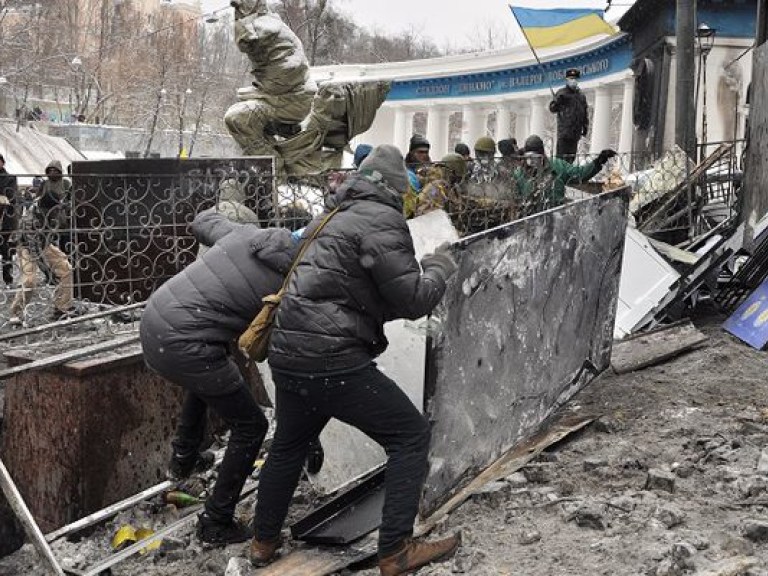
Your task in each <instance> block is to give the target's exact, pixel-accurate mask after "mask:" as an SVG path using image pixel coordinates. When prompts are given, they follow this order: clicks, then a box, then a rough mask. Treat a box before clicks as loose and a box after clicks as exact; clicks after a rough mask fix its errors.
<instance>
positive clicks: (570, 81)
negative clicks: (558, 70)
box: [565, 78, 579, 90]
mask: <svg viewBox="0 0 768 576" xmlns="http://www.w3.org/2000/svg"><path fill="white" fill-rule="evenodd" d="M565 85H566V86H568V88H570V89H571V90H576V89H577V88H578V87H579V81H578V80H576V78H566V79H565Z"/></svg>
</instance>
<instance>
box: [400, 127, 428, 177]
mask: <svg viewBox="0 0 768 576" xmlns="http://www.w3.org/2000/svg"><path fill="white" fill-rule="evenodd" d="M429 149H430V145H429V140H427V139H426V138H424V136H422V135H421V134H414V135H413V136H411V143H410V144H409V145H408V154H407V155H406V157H405V164H406V166H408V168H412V169H414V170H418V169H419V168H423V167H425V166H426V165H427V164H430V163H431V162H432V160H431V159H430V157H429Z"/></svg>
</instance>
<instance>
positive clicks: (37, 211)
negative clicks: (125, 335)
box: [8, 160, 78, 325]
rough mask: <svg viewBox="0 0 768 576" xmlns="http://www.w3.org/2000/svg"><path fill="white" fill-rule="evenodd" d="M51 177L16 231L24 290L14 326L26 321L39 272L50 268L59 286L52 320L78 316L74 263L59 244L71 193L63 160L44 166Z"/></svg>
mask: <svg viewBox="0 0 768 576" xmlns="http://www.w3.org/2000/svg"><path fill="white" fill-rule="evenodd" d="M45 174H46V176H47V177H48V179H47V180H45V181H43V183H42V186H41V187H40V192H39V194H38V196H37V197H36V198H35V199H34V200H33V202H32V204H31V205H30V206H28V207H27V208H25V210H24V214H23V215H22V216H21V218H20V220H19V228H18V230H17V232H16V237H17V250H18V258H19V268H20V269H21V290H20V291H19V292H18V293H17V294H16V297H15V298H14V300H13V303H12V304H11V316H10V318H9V320H8V322H9V323H10V324H11V325H20V324H22V323H23V313H24V308H25V306H26V304H27V303H28V302H29V300H31V298H32V297H33V296H34V293H35V290H36V288H37V272H38V270H42V271H45V269H48V270H49V271H50V273H51V274H52V275H53V278H54V281H55V283H56V288H55V289H54V292H53V303H54V310H53V313H52V315H51V320H52V321H54V322H55V321H57V320H63V319H66V318H69V317H72V316H75V315H77V313H78V311H77V309H76V308H75V307H74V305H73V298H74V296H73V285H72V266H71V264H70V263H69V261H68V260H67V256H66V255H65V254H64V252H62V251H61V249H60V248H59V246H58V242H59V232H60V230H61V209H62V207H61V204H62V200H63V195H64V194H65V193H66V192H68V190H69V189H68V188H67V187H65V185H64V182H63V181H62V175H63V171H62V169H61V162H59V161H58V160H53V161H52V162H51V163H50V164H48V166H47V168H46V169H45Z"/></svg>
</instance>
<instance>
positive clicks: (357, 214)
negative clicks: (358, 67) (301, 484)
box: [249, 145, 460, 576]
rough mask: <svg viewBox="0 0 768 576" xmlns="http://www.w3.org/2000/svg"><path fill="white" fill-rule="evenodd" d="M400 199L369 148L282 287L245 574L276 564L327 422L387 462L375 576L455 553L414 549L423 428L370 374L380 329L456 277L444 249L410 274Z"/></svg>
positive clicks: (390, 173)
mask: <svg viewBox="0 0 768 576" xmlns="http://www.w3.org/2000/svg"><path fill="white" fill-rule="evenodd" d="M407 189H408V176H407V174H406V168H405V164H404V162H403V156H402V154H401V153H400V151H399V150H398V149H397V148H396V147H394V146H390V145H384V146H378V147H376V148H375V149H374V150H373V152H371V154H370V156H368V158H367V159H366V160H365V161H364V162H363V163H362V164H361V165H360V170H359V171H357V172H355V173H353V174H351V175H350V176H349V178H347V181H346V182H345V183H344V185H343V186H342V187H341V188H340V190H339V191H338V193H337V194H336V195H335V196H334V197H333V198H331V199H330V201H329V207H328V208H329V210H330V212H327V213H326V214H324V215H323V216H321V217H318V218H316V219H315V220H314V221H313V222H312V224H311V225H310V226H309V227H308V228H307V231H306V232H305V234H304V238H305V239H307V238H310V237H311V236H312V234H313V232H314V231H315V230H317V229H318V227H319V226H321V225H322V226H324V227H323V228H321V229H319V233H318V235H317V237H316V238H314V240H312V241H311V243H310V244H309V245H308V248H307V250H306V253H305V254H304V256H303V258H302V260H301V261H300V262H299V263H298V266H297V268H296V270H295V272H294V274H293V276H292V277H291V278H290V280H289V283H288V288H287V290H286V292H285V295H284V296H283V298H282V301H281V302H280V306H279V307H278V309H277V315H276V318H275V323H274V328H273V331H272V334H271V338H270V343H269V364H270V368H271V370H272V375H273V379H274V382H275V389H276V395H277V402H276V405H277V409H276V418H277V429H276V431H275V437H274V441H273V444H272V447H271V450H270V452H269V455H268V457H267V461H266V464H265V466H264V468H263V470H262V473H261V475H260V477H259V494H258V503H257V505H256V514H255V520H254V526H255V536H254V540H253V542H252V543H251V546H250V551H249V556H250V560H251V563H252V564H253V565H254V566H264V565H266V564H268V563H270V562H271V561H273V560H274V558H275V556H276V553H277V550H278V548H279V547H280V546H281V539H280V532H281V530H282V526H283V522H284V521H285V518H286V516H287V513H288V508H289V506H290V504H291V499H292V496H293V493H294V491H295V489H296V486H297V484H298V481H299V477H300V474H301V469H302V464H303V462H304V459H305V457H306V452H307V446H308V444H309V442H310V440H311V439H312V438H315V437H317V436H318V435H319V434H320V432H321V431H322V430H323V428H324V427H325V425H326V424H327V423H328V422H329V421H330V419H331V418H336V419H338V420H341V421H343V422H345V423H347V424H350V425H352V426H354V427H356V428H358V429H359V430H361V431H362V432H363V433H365V434H366V435H368V436H369V437H370V438H372V439H373V440H375V441H376V442H377V443H379V444H380V445H382V446H383V447H384V450H385V452H386V453H387V456H388V460H387V465H386V466H387V470H386V480H385V501H384V507H383V514H382V524H381V528H380V529H379V570H380V572H381V574H382V576H397V575H400V574H406V573H411V572H413V571H414V570H416V569H417V568H419V567H420V566H424V565H426V564H429V563H430V562H433V561H437V560H440V559H444V558H447V557H449V556H451V555H452V554H453V553H454V552H455V551H456V549H457V548H458V546H459V544H460V537H459V536H458V535H454V536H451V537H448V538H445V539H443V540H438V541H435V542H424V541H420V540H414V539H413V538H412V536H413V523H414V520H415V518H416V515H417V512H418V507H419V500H420V497H421V491H422V488H423V485H424V480H425V477H426V473H427V469H428V461H427V458H428V451H429V423H428V422H427V420H426V418H425V417H424V416H423V415H422V414H421V413H420V412H419V410H418V409H417V408H416V407H415V406H414V405H413V404H412V403H411V401H410V400H409V399H408V397H407V396H406V395H405V393H404V392H403V391H402V390H401V389H400V388H399V387H398V385H397V384H396V383H395V382H393V381H392V380H390V379H389V378H388V377H387V376H386V375H385V374H384V373H382V372H381V371H380V370H379V369H378V368H377V367H376V363H375V358H376V357H377V356H378V355H379V354H381V353H382V352H384V350H385V349H386V348H387V340H386V337H385V335H384V322H386V321H388V320H395V319H398V318H410V319H415V318H420V317H422V316H425V315H426V314H428V313H429V312H430V311H432V310H433V309H434V307H435V306H437V304H438V303H439V302H440V300H441V299H442V297H443V294H444V293H445V289H446V282H447V281H448V279H449V278H450V277H451V276H452V275H453V274H454V273H455V272H456V263H455V262H454V260H453V258H452V257H451V256H450V254H449V252H448V247H447V246H445V247H441V248H438V250H437V251H436V252H435V253H434V254H431V255H428V256H425V257H424V258H423V259H422V261H421V266H419V262H418V261H417V260H416V257H415V255H414V248H413V240H412V238H411V235H410V232H409V230H408V225H407V223H406V220H405V218H404V216H403V194H404V193H405V192H406V190H407ZM305 241H306V240H305ZM422 269H423V271H422Z"/></svg>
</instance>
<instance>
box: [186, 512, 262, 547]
mask: <svg viewBox="0 0 768 576" xmlns="http://www.w3.org/2000/svg"><path fill="white" fill-rule="evenodd" d="M197 537H198V538H199V539H200V541H201V542H205V543H206V544H211V545H213V546H227V545H229V544H240V543H242V542H247V541H248V540H250V539H251V538H253V530H251V528H250V527H248V526H246V525H245V524H243V523H242V522H238V521H237V520H230V521H229V522H223V523H222V522H218V521H216V520H214V519H213V518H211V517H210V516H208V513H207V512H203V513H202V514H200V515H199V516H198V517H197Z"/></svg>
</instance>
